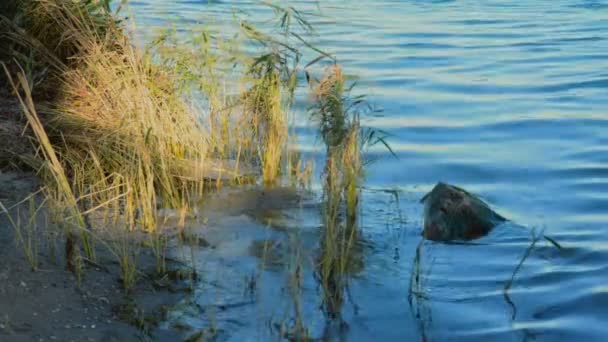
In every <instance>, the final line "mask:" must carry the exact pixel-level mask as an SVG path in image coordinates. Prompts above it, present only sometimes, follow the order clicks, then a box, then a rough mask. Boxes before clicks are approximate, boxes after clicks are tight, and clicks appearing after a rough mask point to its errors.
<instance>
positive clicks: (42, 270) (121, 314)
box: [0, 172, 185, 342]
mask: <svg viewBox="0 0 608 342" xmlns="http://www.w3.org/2000/svg"><path fill="white" fill-rule="evenodd" d="M35 188H36V178H35V177H34V176H33V175H31V174H22V173H14V172H9V173H0V201H2V203H4V204H5V205H6V206H10V205H11V204H12V203H16V202H17V201H19V200H20V199H21V198H23V197H25V196H27V195H28V194H29V193H30V192H31V191H32V190H34V189H35ZM44 228H45V227H41V234H39V236H38V237H40V239H39V247H38V248H39V251H38V259H39V269H38V270H37V271H32V270H31V267H30V265H29V264H28V262H27V261H26V258H25V257H24V251H23V248H21V247H20V246H19V245H18V243H17V241H16V239H15V234H14V230H13V228H12V226H11V225H10V224H9V222H8V219H7V217H6V215H4V214H2V215H0V341H7V342H8V341H107V342H110V341H136V340H140V339H142V338H152V339H153V340H179V339H180V337H179V336H180V335H179V333H178V332H171V331H169V330H162V329H158V328H157V327H156V326H155V325H156V324H157V323H159V322H160V321H161V320H162V319H163V317H162V314H163V312H164V311H166V310H164V309H165V308H167V307H168V306H170V305H171V304H173V303H175V302H177V301H178V300H180V299H181V298H182V297H183V296H184V295H185V293H183V292H182V293H180V292H179V291H177V292H175V293H174V292H172V291H169V289H168V288H167V289H162V288H161V289H159V287H158V286H155V285H156V284H155V283H154V281H153V280H151V279H148V278H146V277H143V276H142V277H141V279H140V280H139V281H138V284H137V287H136V288H135V289H134V291H133V292H132V294H131V295H126V294H125V292H124V290H123V289H122V284H121V282H120V268H119V265H118V263H117V262H116V260H115V258H114V257H113V256H112V255H111V254H110V253H109V252H108V251H107V250H106V249H105V248H101V247H100V248H98V249H97V253H98V254H97V256H98V265H94V264H91V263H88V264H85V272H84V278H83V280H82V284H81V285H80V286H78V282H77V279H76V278H75V276H74V275H73V274H72V273H70V272H69V271H67V270H66V269H65V262H64V256H63V253H62V252H63V240H62V239H61V238H58V239H57V240H56V241H55V245H56V255H55V258H54V260H53V258H52V256H51V253H50V251H51V249H50V248H49V247H50V245H51V244H52V242H51V240H52V239H47V238H45V237H44V234H42V233H43V230H44ZM138 258H139V259H138V266H139V268H140V269H141V270H142V271H144V272H146V270H151V269H154V266H155V259H154V256H153V255H152V254H151V253H150V252H148V251H146V250H142V252H141V253H140V254H139V256H138ZM98 266H99V267H98ZM171 266H172V265H171V264H170V263H169V264H168V267H169V268H170V267H171ZM173 266H176V265H173ZM176 267H177V266H176ZM136 308H137V309H136ZM134 318H137V319H138V320H141V321H143V324H140V323H138V322H135V321H134V320H133V319H134ZM142 328H144V329H143V330H142ZM146 330H148V331H146Z"/></svg>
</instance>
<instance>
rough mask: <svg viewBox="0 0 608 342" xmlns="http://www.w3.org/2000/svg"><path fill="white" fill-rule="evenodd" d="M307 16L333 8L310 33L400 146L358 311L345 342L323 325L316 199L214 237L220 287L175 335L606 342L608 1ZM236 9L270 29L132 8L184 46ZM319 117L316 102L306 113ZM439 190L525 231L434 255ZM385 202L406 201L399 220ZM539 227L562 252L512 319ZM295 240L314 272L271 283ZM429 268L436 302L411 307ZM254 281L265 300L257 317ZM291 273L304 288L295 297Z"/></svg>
mask: <svg viewBox="0 0 608 342" xmlns="http://www.w3.org/2000/svg"><path fill="white" fill-rule="evenodd" d="M294 2H295V3H296V6H298V7H299V8H303V9H305V10H309V11H317V10H318V9H317V6H319V7H320V8H321V11H322V14H323V15H322V16H318V17H314V18H313V20H312V21H313V25H314V26H315V27H316V29H317V30H318V32H319V35H318V37H316V38H315V39H314V40H315V41H316V42H317V43H318V44H319V46H320V47H322V48H323V49H325V50H327V51H330V52H332V53H333V54H335V55H336V56H337V57H338V60H339V62H340V63H341V64H342V66H343V67H344V70H345V72H347V73H348V74H350V75H352V76H353V77H356V78H357V79H358V80H359V85H358V89H359V91H360V92H364V93H367V94H369V96H370V99H371V100H372V101H373V102H374V103H375V104H377V105H378V106H380V107H381V108H383V113H382V114H381V115H376V116H371V117H367V118H363V122H362V124H363V125H370V126H374V127H378V128H381V129H383V130H385V131H387V132H388V133H389V134H390V135H391V136H392V139H391V144H392V147H393V150H394V151H395V153H396V154H397V155H398V157H399V159H394V158H390V157H389V156H388V154H387V153H385V152H384V151H382V150H376V151H372V153H374V154H375V155H374V156H375V157H381V158H380V159H379V161H378V162H377V163H375V164H373V165H371V166H370V168H369V169H368V170H367V181H366V184H365V188H366V191H364V192H363V195H362V209H361V220H360V230H361V235H360V238H361V239H360V240H361V241H362V242H361V243H360V245H361V252H360V253H361V255H362V260H364V263H365V267H362V268H361V269H360V270H359V271H358V272H355V274H353V275H352V276H349V279H348V293H349V294H350V295H346V297H349V296H350V297H351V298H352V301H351V300H344V299H342V301H341V302H342V304H343V305H342V310H341V316H342V317H341V318H342V321H343V322H345V324H346V325H345V326H347V327H348V328H347V329H346V328H341V329H334V330H335V331H338V330H339V331H340V333H336V334H329V333H327V332H324V331H325V330H327V329H329V330H332V329H330V328H327V327H328V325H327V324H326V323H327V322H326V319H325V317H324V315H323V314H322V312H321V311H320V310H319V307H320V306H321V304H322V301H323V299H322V298H323V294H322V293H321V290H320V289H319V287H318V281H317V279H316V278H315V268H316V267H317V257H318V253H319V251H320V250H321V246H320V245H319V237H320V236H321V234H322V233H321V228H320V227H321V226H322V222H321V219H320V217H319V208H318V205H317V202H318V201H314V200H313V201H310V202H311V203H306V204H305V205H304V206H303V207H302V208H294V207H292V208H290V209H287V210H282V211H281V213H282V215H284V214H285V215H287V216H286V217H287V219H286V220H285V221H283V222H281V223H280V224H278V226H280V227H281V229H273V228H272V225H271V227H267V225H266V224H265V223H261V222H260V221H259V220H256V219H255V218H252V217H251V216H250V215H249V216H248V215H239V214H238V213H235V215H234V216H232V217H230V218H226V219H224V220H221V222H216V224H215V225H212V224H209V225H208V226H207V227H205V228H204V229H203V231H202V232H203V234H204V236H205V238H206V239H207V240H209V241H211V242H212V244H214V245H215V246H216V249H215V250H210V249H201V250H198V251H196V257H197V260H198V267H199V268H200V269H201V272H200V273H201V274H204V275H205V277H206V281H205V282H203V285H201V286H200V288H198V289H196V291H195V294H194V297H193V299H192V302H193V303H196V304H197V305H196V306H192V305H186V306H185V307H184V308H183V310H182V311H181V312H176V313H175V317H173V318H174V319H175V320H182V321H185V322H187V323H188V325H190V326H192V327H194V329H203V328H205V327H208V326H210V325H214V326H217V327H218V329H220V330H221V331H223V333H222V334H220V336H223V339H225V340H232V341H242V340H268V339H271V338H274V337H273V336H276V332H277V331H280V330H281V329H280V327H281V326H286V327H290V329H291V328H293V327H295V326H297V324H295V323H294V322H295V321H294V319H293V318H294V317H295V316H300V319H301V322H302V324H303V325H304V326H305V327H306V329H307V333H308V335H309V336H312V337H315V338H320V337H322V336H331V337H328V338H329V339H338V338H339V337H340V336H341V337H343V338H344V339H345V340H370V339H377V340H383V341H385V340H386V341H402V340H418V339H420V337H421V335H424V336H425V338H426V339H427V340H460V339H466V340H480V341H485V340H488V339H492V340H507V341H512V340H522V339H523V340H526V339H528V340H532V339H534V340H547V341H549V340H551V341H552V340H556V339H560V340H569V339H574V338H576V339H588V340H602V339H603V338H604V337H605V336H606V334H607V333H608V328H606V326H605V324H604V321H605V320H606V310H605V307H606V306H607V305H608V291H607V290H606V286H605V279H606V277H607V276H608V266H607V265H608V243H607V235H606V229H605V224H606V222H608V195H607V192H606V190H607V189H608V148H607V147H606V146H608V145H607V143H608V137H607V136H606V133H605V132H607V131H608V120H607V116H606V110H607V109H608V96H607V90H608V72H607V71H606V70H608V52H607V51H608V38H607V37H606V36H605V32H607V29H608V16H607V13H608V12H607V11H606V8H607V6H608V2H607V1H601V0H598V1H588V0H557V1H550V0H538V1H514V0H500V1H499V0H488V1H474V0H462V1H460V0H459V1H418V0H382V1H371V0H365V1H358V2H356V3H354V2H351V1H344V0H328V1H321V2H317V1H304V0H303V1H294ZM235 8H237V9H244V10H247V11H249V12H250V13H252V14H253V15H252V18H251V19H252V20H260V21H263V20H265V18H267V16H268V15H271V14H272V13H271V11H270V10H268V9H267V8H263V7H260V6H259V5H258V4H257V2H255V1H246V0H239V1H237V0H235V1H213V2H209V1H206V0H202V1H190V0H178V1H161V0H139V1H133V2H132V3H131V10H132V12H133V13H134V17H135V18H137V20H138V21H139V24H140V25H139V27H145V28H146V33H150V32H151V30H148V28H153V27H162V26H164V25H165V24H164V23H165V22H166V20H167V19H172V20H173V19H174V20H177V25H178V26H179V28H180V29H181V30H184V31H186V30H188V27H189V25H192V24H193V23H196V22H199V21H201V20H204V21H205V22H206V23H210V24H212V25H216V26H217V27H223V28H224V27H227V26H224V22H225V21H228V20H230V19H231V15H232V13H233V11H234V9H235ZM224 31H225V32H226V33H227V34H228V33H230V32H231V31H230V30H229V29H227V28H226V29H225V30H224ZM307 105H308V103H307V102H306V99H305V98H304V96H301V97H300V98H299V99H298V109H299V110H301V111H302V113H303V114H304V109H305V108H306V107H307ZM300 119H301V120H299V121H298V122H297V125H296V132H297V134H298V137H299V146H300V147H301V150H302V151H303V153H304V156H305V157H310V158H312V159H314V160H315V161H316V164H317V165H322V164H323V163H322V162H323V158H324V157H323V153H322V152H323V148H322V147H319V146H318V145H315V141H316V140H315V139H316V132H315V130H314V129H313V128H312V127H311V126H310V123H309V122H308V120H307V117H306V116H305V115H302V116H301V117H300ZM317 179H319V178H317ZM438 181H445V182H448V183H452V184H457V185H459V186H462V187H464V188H465V189H467V190H470V191H472V192H473V193H476V194H479V195H480V196H481V197H482V198H483V199H484V200H486V201H487V202H488V203H490V204H491V205H492V208H496V210H497V212H499V213H500V214H501V215H503V216H505V217H508V218H509V219H511V220H512V221H513V222H515V223H517V225H515V224H513V225H511V224H506V225H503V226H501V227H497V229H496V230H494V231H492V232H491V233H490V234H489V235H488V236H486V237H483V238H482V239H480V240H476V241H474V243H471V244H441V243H433V242H424V243H423V246H422V247H421V248H420V249H418V248H417V246H418V244H419V243H420V241H421V236H420V234H421V231H422V222H421V218H422V208H421V206H420V204H419V203H418V200H419V199H420V198H421V197H422V196H423V195H424V194H425V193H426V192H428V191H430V190H431V188H432V187H433V185H434V184H436V183H437V182H438ZM316 185H317V189H319V188H320V182H319V183H318V184H316ZM384 189H390V191H393V190H394V191H395V192H396V193H398V194H399V207H400V208H401V211H399V210H396V208H395V200H394V196H393V195H392V194H391V193H390V192H384V191H382V190H384ZM520 225H521V226H520ZM522 226H523V227H522ZM287 227H288V228H289V229H286V228H287ZM526 227H528V228H526ZM533 227H537V228H539V229H543V228H544V229H545V232H546V233H547V234H548V235H550V236H551V237H553V238H555V240H556V241H558V242H559V243H560V244H561V245H562V246H563V249H562V250H558V249H557V248H555V246H553V245H552V244H551V243H550V242H548V241H546V240H538V241H537V242H536V244H535V246H534V248H533V249H532V250H531V251H530V253H529V256H528V257H527V258H526V260H525V263H523V264H522V266H521V267H520V268H519V269H518V271H517V273H516V276H515V277H514V278H513V281H512V283H511V286H510V288H509V290H508V297H509V301H510V303H509V302H508V301H506V300H505V296H504V293H505V291H504V288H505V284H506V283H507V282H509V281H510V279H511V278H512V275H513V272H514V269H515V267H516V266H517V264H518V262H519V261H520V260H521V259H522V256H524V255H525V254H526V252H527V251H528V249H529V247H530V246H531V243H532V239H531V235H530V230H531V229H530V228H533ZM539 231H540V230H539ZM296 233H297V234H298V239H297V240H298V241H299V242H298V243H299V244H300V246H301V247H300V250H301V253H300V254H299V255H300V257H299V260H300V261H299V262H298V263H299V264H301V265H302V266H301V269H300V271H297V268H293V267H292V266H283V267H282V268H279V267H267V268H264V267H262V266H261V264H263V263H262V262H261V261H260V259H259V258H257V257H256V256H255V255H252V253H251V252H250V250H249V246H250V244H251V243H252V242H253V241H266V240H273V241H277V240H279V241H283V243H282V245H281V246H289V245H290V242H289V241H291V240H292V238H291V237H290V236H291V235H292V234H296ZM214 237H215V238H216V240H215V241H212V240H213V238H214ZM277 248H279V247H277ZM288 250H289V251H292V250H293V248H291V247H289V248H288ZM418 251H419V252H418ZM292 254H293V253H292V252H289V253H286V255H292ZM256 255H257V254H256ZM416 259H418V260H419V264H420V265H421V266H420V267H421V270H420V274H421V277H420V284H421V285H420V287H421V289H419V290H420V293H423V294H424V296H423V297H420V296H416V298H415V299H416V300H417V301H418V302H419V304H416V303H414V304H415V305H410V301H409V300H408V297H409V296H408V291H409V289H410V282H411V279H412V274H415V272H414V269H415V266H414V265H415V264H416V262H414V261H415V260H416ZM291 263H292V261H289V262H287V263H286V264H287V265H291ZM252 274H254V275H255V276H254V279H256V281H255V282H256V287H255V288H256V291H255V300H253V301H244V300H243V292H244V290H243V289H244V288H247V286H248V284H250V283H251V279H252ZM293 274H299V275H298V276H297V277H296V278H297V279H299V283H298V282H296V283H298V284H299V285H298V286H299V288H300V289H299V290H297V291H295V292H294V291H291V292H290V290H289V287H288V286H287V285H286V284H289V283H290V280H289V279H290V277H292V278H293V277H294V276H293ZM292 283H294V282H293V281H292ZM294 293H297V294H298V296H299V300H298V301H297V302H296V301H294V299H293V298H294V297H295V295H294ZM236 304H242V305H236ZM231 305H234V306H231ZM196 308H204V309H205V310H203V311H204V314H201V311H200V310H198V309H196ZM513 308H516V310H517V312H516V314H515V315H514V311H513ZM297 312H300V313H297ZM420 317H422V318H420ZM421 324H422V325H421ZM277 327H278V328H277ZM285 330H289V329H285ZM269 331H272V332H269ZM289 331H293V330H289Z"/></svg>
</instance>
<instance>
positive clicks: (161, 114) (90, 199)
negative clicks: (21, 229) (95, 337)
mask: <svg viewBox="0 0 608 342" xmlns="http://www.w3.org/2000/svg"><path fill="white" fill-rule="evenodd" d="M95 3H97V2H90V1H88V2H73V1H67V0H39V1H22V2H21V5H22V7H21V8H20V10H21V11H22V12H21V13H22V14H24V16H23V17H22V18H21V19H18V20H17V19H16V20H15V21H13V22H11V23H10V25H9V24H7V23H6V22H5V25H4V26H3V32H6V34H4V35H3V37H10V41H11V42H12V43H13V44H14V47H15V54H16V55H18V56H21V57H23V56H24V54H23V53H21V52H22V51H27V49H31V51H33V52H32V53H31V54H29V56H30V57H31V60H28V61H27V63H28V65H31V66H32V67H31V68H24V67H23V65H24V64H23V61H22V60H20V59H19V58H16V59H13V61H16V63H12V64H10V65H5V64H4V66H5V67H4V69H5V72H6V74H7V76H8V77H9V81H10V83H11V85H12V88H13V91H14V93H15V94H16V95H17V96H18V99H19V102H20V104H21V109H22V111H23V113H24V114H25V118H26V119H27V123H28V130H27V131H26V133H27V134H30V136H31V137H32V139H33V141H35V145H36V150H37V154H36V158H34V159H32V160H28V162H30V165H31V166H32V167H34V168H35V169H37V170H38V171H39V175H40V176H41V178H42V180H43V182H44V184H45V188H44V189H45V193H46V198H47V199H49V201H48V204H49V206H50V207H51V209H52V212H53V216H54V217H56V218H57V221H58V222H60V223H61V225H62V227H63V228H64V231H65V235H66V239H67V242H66V255H67V264H68V267H69V268H70V269H72V270H75V268H76V267H75V264H74V261H75V260H76V261H77V260H78V255H79V253H80V248H79V247H78V246H77V245H76V238H75V235H76V234H79V235H80V236H81V239H80V241H81V246H82V248H83V251H84V253H85V256H86V258H88V259H90V260H94V259H95V246H94V244H95V243H94V240H95V239H93V238H92V235H96V234H97V233H96V232H95V231H93V230H92V228H93V226H97V227H106V226H117V225H118V223H120V225H121V226H122V230H123V231H134V230H139V229H142V230H144V231H147V232H155V231H156V230H157V229H158V227H159V225H158V222H157V208H158V206H165V207H171V208H181V207H186V206H187V205H188V202H189V200H190V198H191V197H192V196H194V194H196V193H200V192H202V189H203V180H204V178H205V174H204V173H203V171H204V170H205V160H206V155H207V151H208V148H209V145H210V144H209V140H208V138H207V133H206V132H205V130H204V129H203V128H202V127H201V125H200V123H199V122H198V121H197V118H196V116H195V115H196V114H195V112H194V111H193V110H192V108H191V107H190V106H189V105H188V104H187V103H186V102H184V100H183V99H182V97H181V94H180V93H179V92H178V91H177V90H176V89H175V84H174V82H173V79H172V77H173V76H172V74H171V73H170V72H169V71H167V70H164V69H162V68H160V67H158V66H156V65H155V64H153V63H152V58H151V56H149V55H147V54H145V53H143V52H141V51H139V50H137V49H136V48H134V47H133V46H132V45H131V44H130V42H129V39H128V37H127V36H126V35H125V34H124V33H123V31H122V28H121V27H120V26H119V25H118V20H116V19H115V18H114V17H113V16H112V15H111V14H110V13H109V12H107V11H106V10H105V9H104V8H103V7H99V6H96V5H95ZM20 23H26V24H27V25H26V26H25V28H23V29H21V28H19V27H17V25H18V24H20ZM3 39H4V38H3ZM14 70H17V72H16V73H15V72H14ZM40 70H43V71H44V72H42V71H40ZM34 71H35V72H34ZM15 74H17V75H16V76H12V75H15ZM32 74H35V75H36V76H35V77H33V76H32ZM49 88H53V91H52V92H50V94H49V93H48V92H47V89H49ZM43 95H44V96H43ZM34 98H50V99H51V101H47V102H39V103H37V104H35V103H34ZM183 163H187V164H188V165H190V168H189V169H190V171H191V172H195V171H192V170H193V169H194V170H199V172H196V173H198V174H195V175H194V176H193V175H192V174H189V175H188V177H182V176H183V174H181V173H180V172H182V171H183ZM201 170H203V171H201ZM89 218H95V219H96V221H94V222H92V221H91V220H90V219H89ZM109 223H113V224H112V225H109ZM151 236H158V235H156V234H153V235H151ZM107 245H108V247H112V246H114V245H113V244H107ZM112 249H113V250H114V251H115V254H116V255H117V256H118V257H119V259H120V264H121V268H122V269H123V271H124V272H123V280H124V281H125V285H126V286H131V285H132V284H133V282H134V280H133V276H132V275H133V274H134V266H133V264H132V259H133V258H132V253H131V251H129V250H127V249H126V248H125V245H124V243H123V244H119V245H116V246H114V248H112ZM159 252H160V251H159Z"/></svg>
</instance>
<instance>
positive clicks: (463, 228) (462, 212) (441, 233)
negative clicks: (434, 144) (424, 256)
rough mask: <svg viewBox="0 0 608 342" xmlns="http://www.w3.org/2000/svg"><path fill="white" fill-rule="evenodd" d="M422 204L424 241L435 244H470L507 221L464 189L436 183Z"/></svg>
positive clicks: (422, 200)
mask: <svg viewBox="0 0 608 342" xmlns="http://www.w3.org/2000/svg"><path fill="white" fill-rule="evenodd" d="M420 202H421V203H424V233H423V235H424V238H425V239H428V240H434V241H450V240H473V239H477V238H479V237H482V236H484V235H486V234H488V233H489V232H490V231H491V230H492V228H494V227H495V226H497V225H499V224H501V223H503V222H505V221H506V219H505V218H504V217H502V216H500V215H499V214H497V213H495V212H494V211H493V210H492V209H490V207H489V206H488V205H487V204H486V203H484V202H483V201H482V200H481V199H479V198H478V197H477V196H475V195H473V194H470V193H469V192H467V191H466V190H464V189H461V188H459V187H456V186H453V185H449V184H446V183H441V182H440V183H438V184H437V185H435V187H434V188H433V190H431V192H429V193H428V194H426V195H425V196H424V197H423V198H422V199H421V200H420Z"/></svg>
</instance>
